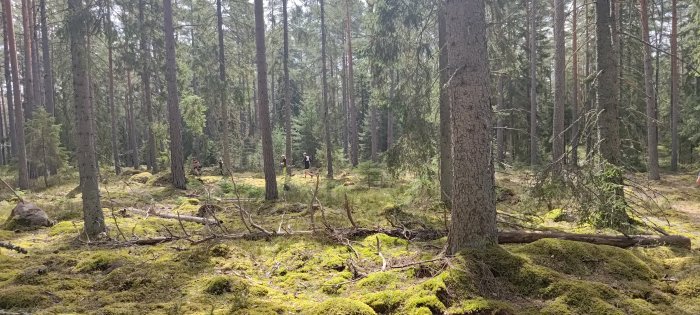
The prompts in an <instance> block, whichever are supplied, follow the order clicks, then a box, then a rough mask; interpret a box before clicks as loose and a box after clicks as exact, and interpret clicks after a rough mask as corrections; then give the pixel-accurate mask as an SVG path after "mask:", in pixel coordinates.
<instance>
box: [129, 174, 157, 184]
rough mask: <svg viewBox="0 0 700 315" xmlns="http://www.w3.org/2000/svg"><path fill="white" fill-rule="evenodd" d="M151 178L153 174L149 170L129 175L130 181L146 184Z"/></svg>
mask: <svg viewBox="0 0 700 315" xmlns="http://www.w3.org/2000/svg"><path fill="white" fill-rule="evenodd" d="M151 178H153V174H151V173H149V172H141V173H138V174H134V175H131V177H129V181H131V182H134V183H140V184H145V183H147V182H148V181H149V180H151Z"/></svg>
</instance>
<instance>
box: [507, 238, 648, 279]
mask: <svg viewBox="0 0 700 315" xmlns="http://www.w3.org/2000/svg"><path fill="white" fill-rule="evenodd" d="M514 252H515V253H519V254H524V255H526V256H527V257H529V258H531V259H532V260H533V261H534V262H535V263H537V264H539V265H543V266H546V267H549V268H552V269H554V270H556V271H559V272H562V273H566V274H569V275H575V276H592V275H600V276H605V277H611V278H615V279H624V280H650V279H653V278H656V277H657V275H656V273H655V272H654V270H652V269H651V268H650V267H649V265H647V263H645V262H644V261H642V260H641V259H639V257H637V256H635V255H634V254H633V253H632V252H631V251H629V250H625V249H622V248H618V247H613V246H606V245H593V244H589V243H584V242H575V241H567V240H557V239H541V240H539V241H536V242H533V243H530V244H527V245H524V246H522V247H519V248H516V249H515V250H514Z"/></svg>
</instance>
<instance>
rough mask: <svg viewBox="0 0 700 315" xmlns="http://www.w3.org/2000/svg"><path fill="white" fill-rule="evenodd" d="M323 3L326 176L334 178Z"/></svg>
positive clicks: (322, 53) (323, 7)
mask: <svg viewBox="0 0 700 315" xmlns="http://www.w3.org/2000/svg"><path fill="white" fill-rule="evenodd" d="M320 2H321V64H322V66H321V80H322V84H323V87H322V89H323V93H322V94H323V126H324V129H325V132H324V138H325V139H324V140H325V142H326V169H327V173H326V176H327V177H328V178H330V179H332V178H333V144H332V143H331V122H330V119H329V115H328V75H327V73H326V72H328V69H327V67H326V13H325V6H324V1H323V0H320Z"/></svg>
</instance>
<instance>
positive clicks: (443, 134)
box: [438, 1, 452, 206]
mask: <svg viewBox="0 0 700 315" xmlns="http://www.w3.org/2000/svg"><path fill="white" fill-rule="evenodd" d="M446 14H447V13H446V12H445V3H444V1H441V5H440V10H439V11H438V45H439V46H440V58H439V59H438V68H439V71H440V199H441V200H442V202H443V203H445V204H446V205H448V206H449V205H450V204H451V203H452V122H451V120H450V113H451V111H452V108H451V107H450V100H449V96H448V95H447V86H446V84H447V80H448V79H449V76H450V74H449V73H447V34H446V30H447V25H446V24H447V23H446V21H445V18H446V17H445V15H446Z"/></svg>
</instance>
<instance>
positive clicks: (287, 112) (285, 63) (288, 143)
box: [282, 0, 292, 175]
mask: <svg viewBox="0 0 700 315" xmlns="http://www.w3.org/2000/svg"><path fill="white" fill-rule="evenodd" d="M282 33H283V34H282V36H283V37H284V38H283V42H284V43H283V46H284V47H283V50H284V51H283V56H282V68H283V71H284V92H283V93H284V131H285V137H284V153H285V157H286V158H287V165H288V166H287V175H291V174H292V168H291V167H289V165H290V164H291V163H292V97H291V93H290V90H289V89H290V86H289V23H288V18H287V0H282Z"/></svg>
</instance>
